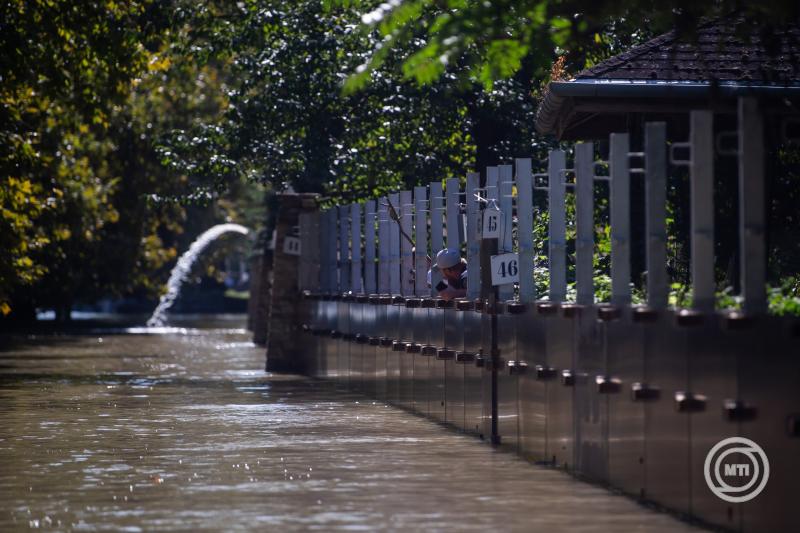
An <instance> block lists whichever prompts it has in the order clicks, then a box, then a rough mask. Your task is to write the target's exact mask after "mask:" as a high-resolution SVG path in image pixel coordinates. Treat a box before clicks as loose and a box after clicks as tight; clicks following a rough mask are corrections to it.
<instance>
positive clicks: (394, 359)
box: [381, 296, 401, 405]
mask: <svg viewBox="0 0 800 533" xmlns="http://www.w3.org/2000/svg"><path fill="white" fill-rule="evenodd" d="M390 299H391V297H390V296H381V307H382V308H383V309H384V312H385V313H386V323H385V327H386V329H385V335H384V337H383V339H382V340H381V349H382V350H383V352H384V355H383V357H384V359H385V360H386V401H388V402H389V403H391V404H394V405H400V404H401V399H400V379H401V376H400V354H399V353H398V352H395V351H394V347H393V345H394V342H395V341H397V340H398V339H399V338H400V336H399V331H400V313H399V311H400V308H399V307H398V306H396V305H391V304H390V303H389V301H390Z"/></svg>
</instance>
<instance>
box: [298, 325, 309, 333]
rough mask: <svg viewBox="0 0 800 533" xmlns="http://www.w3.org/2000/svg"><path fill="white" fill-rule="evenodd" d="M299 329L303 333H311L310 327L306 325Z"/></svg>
mask: <svg viewBox="0 0 800 533" xmlns="http://www.w3.org/2000/svg"><path fill="white" fill-rule="evenodd" d="M300 329H301V330H303V333H309V332H311V326H309V325H308V324H303V325H302V326H300Z"/></svg>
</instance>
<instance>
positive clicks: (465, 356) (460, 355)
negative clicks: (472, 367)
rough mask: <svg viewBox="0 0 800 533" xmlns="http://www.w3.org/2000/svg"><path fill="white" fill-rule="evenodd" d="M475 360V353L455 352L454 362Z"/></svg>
mask: <svg viewBox="0 0 800 533" xmlns="http://www.w3.org/2000/svg"><path fill="white" fill-rule="evenodd" d="M474 361H475V354H474V353H472V352H457V353H456V363H465V364H466V363H472V362H474Z"/></svg>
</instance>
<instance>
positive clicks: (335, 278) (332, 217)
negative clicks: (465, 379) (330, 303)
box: [328, 207, 340, 293]
mask: <svg viewBox="0 0 800 533" xmlns="http://www.w3.org/2000/svg"><path fill="white" fill-rule="evenodd" d="M328 221H329V222H330V228H329V229H328V259H329V261H330V263H329V264H328V266H329V267H330V269H331V272H330V289H329V291H330V292H333V293H337V292H340V290H339V256H338V253H339V238H338V231H339V210H338V209H337V208H335V207H332V208H330V210H329V211H328Z"/></svg>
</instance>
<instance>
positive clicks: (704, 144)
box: [689, 111, 714, 311]
mask: <svg viewBox="0 0 800 533" xmlns="http://www.w3.org/2000/svg"><path fill="white" fill-rule="evenodd" d="M690 121H691V133H690V136H689V142H690V144H691V164H690V166H689V168H690V175H691V193H690V194H691V200H690V201H691V219H692V222H691V224H692V244H691V254H692V257H691V259H692V266H691V269H692V294H693V302H692V307H694V308H695V309H698V310H701V311H713V310H714V131H713V115H712V113H711V111H692V112H691V115H690Z"/></svg>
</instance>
